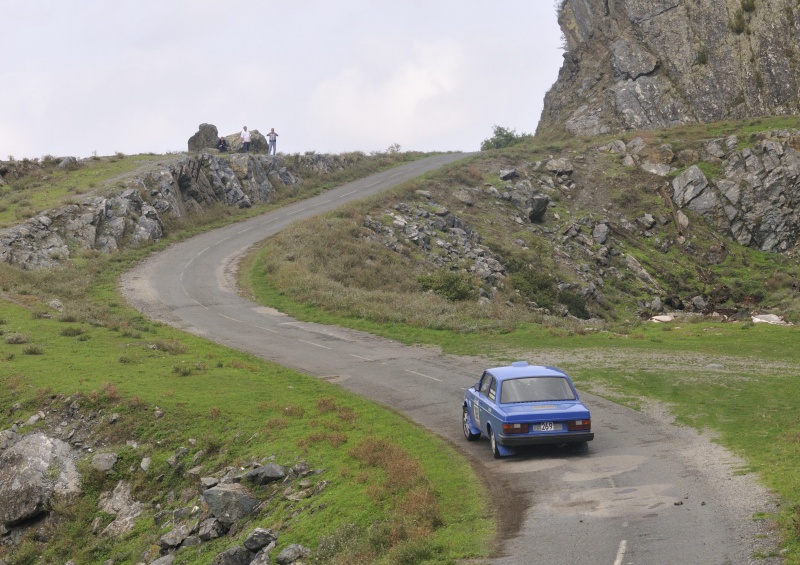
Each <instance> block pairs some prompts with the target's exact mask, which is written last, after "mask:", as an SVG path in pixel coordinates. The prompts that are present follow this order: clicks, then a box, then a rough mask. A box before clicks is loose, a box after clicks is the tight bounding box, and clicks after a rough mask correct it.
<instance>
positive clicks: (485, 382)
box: [473, 373, 497, 432]
mask: <svg viewBox="0 0 800 565" xmlns="http://www.w3.org/2000/svg"><path fill="white" fill-rule="evenodd" d="M496 388H497V381H496V380H495V378H494V377H493V376H492V375H491V374H490V373H484V374H483V377H482V378H481V384H480V390H479V391H478V395H477V402H476V404H477V406H476V408H477V410H475V412H473V418H474V419H475V422H476V425H477V426H478V428H480V429H481V430H482V431H484V432H485V431H486V423H487V422H488V421H489V415H490V414H491V412H492V406H491V404H492V403H493V402H494V400H493V392H494V391H496Z"/></svg>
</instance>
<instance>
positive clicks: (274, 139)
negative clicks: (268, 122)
mask: <svg viewBox="0 0 800 565" xmlns="http://www.w3.org/2000/svg"><path fill="white" fill-rule="evenodd" d="M267 139H268V140H269V147H268V148H267V155H270V154H271V155H275V144H276V143H277V142H278V134H277V133H275V128H272V129H271V130H270V131H269V133H268V134H267Z"/></svg>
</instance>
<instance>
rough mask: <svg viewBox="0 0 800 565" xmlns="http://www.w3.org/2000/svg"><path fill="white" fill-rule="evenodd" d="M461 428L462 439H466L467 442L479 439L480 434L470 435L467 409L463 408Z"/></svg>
mask: <svg viewBox="0 0 800 565" xmlns="http://www.w3.org/2000/svg"><path fill="white" fill-rule="evenodd" d="M461 427H462V429H463V430H464V437H465V438H467V441H475V440H476V439H478V438H479V437H481V434H480V432H478V433H477V434H474V433H472V429H470V425H469V409H468V408H467V407H466V406H464V409H463V410H462V413H461Z"/></svg>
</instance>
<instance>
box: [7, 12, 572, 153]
mask: <svg viewBox="0 0 800 565" xmlns="http://www.w3.org/2000/svg"><path fill="white" fill-rule="evenodd" d="M0 14H2V21H3V25H2V31H1V32H0V53H2V55H3V56H2V61H0V159H2V160H5V159H7V158H8V156H9V155H13V156H14V157H15V158H17V159H21V158H23V157H31V158H32V157H43V156H45V155H54V156H66V155H73V156H76V157H88V156H91V155H92V154H95V153H96V154H97V155H112V154H114V153H116V152H122V153H125V154H136V153H150V152H153V153H166V152H169V151H185V150H186V148H187V140H188V139H189V137H191V136H192V135H193V134H194V133H195V132H196V131H197V130H198V126H199V125H200V124H201V123H210V124H214V125H215V126H217V128H218V129H219V132H220V134H223V135H227V134H232V133H237V132H239V131H241V129H242V126H245V125H246V126H248V129H251V130H259V131H260V132H262V133H266V132H268V131H269V130H270V128H275V131H276V132H277V133H278V134H279V137H278V146H277V148H278V151H279V152H283V153H297V152H301V153H302V152H306V151H317V152H325V153H342V152H346V151H355V150H357V151H364V152H367V153H369V152H372V151H383V150H386V149H387V148H389V146H391V145H393V144H399V145H400V146H401V149H402V150H403V151H407V150H408V151H410V150H419V151H429V150H442V151H450V150H465V151H469V150H476V149H478V148H479V146H480V143H481V141H483V140H484V139H486V138H488V137H491V134H492V126H493V125H495V124H497V125H500V126H503V127H507V128H511V129H515V130H516V131H517V133H533V132H534V131H535V129H536V124H537V123H538V120H539V116H540V114H541V111H542V101H543V98H544V95H545V93H546V92H547V90H548V89H549V88H550V87H551V86H552V84H553V82H555V80H556V77H557V75H558V70H559V68H560V66H561V61H562V50H561V48H560V47H561V30H560V29H559V27H558V23H557V22H556V11H555V1H554V0H496V1H492V2H489V1H486V0H391V1H390V0H335V1H334V0H281V1H274V0H215V1H207V0H113V1H110V0H0Z"/></svg>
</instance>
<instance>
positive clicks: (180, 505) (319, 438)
mask: <svg viewBox="0 0 800 565" xmlns="http://www.w3.org/2000/svg"><path fill="white" fill-rule="evenodd" d="M361 157H364V156H361ZM416 157H418V155H415V154H396V155H374V156H371V157H369V158H364V159H362V158H359V159H358V161H359V163H360V164H359V166H357V167H351V168H350V169H349V170H347V171H343V172H341V173H338V174H337V175H335V176H332V175H324V174H319V175H311V174H309V175H307V176H306V177H305V181H306V182H305V183H304V185H303V188H302V191H301V192H299V193H298V192H294V193H292V194H286V195H279V200H281V199H284V200H286V199H292V198H299V197H302V196H303V194H306V195H307V194H313V193H315V192H317V191H320V190H324V189H325V187H327V186H332V185H335V184H338V183H341V182H345V181H346V180H350V178H354V177H358V176H361V175H364V174H366V173H368V172H372V171H374V170H378V169H380V168H384V167H387V166H391V165H392V164H393V163H396V162H399V161H403V160H407V159H413V158H416ZM170 158H174V156H166V157H164V156H161V157H124V156H116V157H114V158H111V159H97V160H91V161H89V162H88V163H84V164H83V165H82V168H81V169H76V170H73V171H66V172H63V174H62V173H61V172H59V171H58V170H57V164H56V162H55V160H42V161H41V162H37V163H33V162H30V163H28V164H26V166H27V167H29V168H30V170H31V172H30V175H31V176H24V175H22V176H20V177H19V178H18V179H16V180H13V182H11V183H9V184H10V186H5V187H3V189H2V190H3V191H4V193H5V194H9V195H12V196H13V195H14V194H25V195H26V196H27V197H28V198H27V199H26V200H25V201H26V202H30V203H34V202H39V203H41V205H42V206H43V207H52V206H55V205H57V204H59V203H61V202H64V195H63V194H62V193H61V192H59V191H60V190H61V189H60V188H54V190H53V193H52V194H51V193H49V192H48V187H49V185H48V181H49V180H50V179H52V180H54V182H57V185H56V186H57V187H63V186H73V184H74V185H75V186H76V187H78V188H77V189H74V190H73V189H70V190H68V191H67V192H76V190H77V191H78V192H82V191H83V188H81V187H84V184H81V183H82V182H83V181H80V180H77V179H79V178H86V175H87V174H88V173H91V176H92V178H94V179H95V180H92V181H91V186H90V185H88V184H87V185H85V188H86V189H87V191H88V190H101V189H102V188H103V187H104V186H109V183H110V186H113V184H114V183H115V182H117V181H116V180H115V179H116V178H117V177H118V175H119V174H120V171H121V170H123V169H124V171H125V173H124V174H127V173H128V172H130V171H132V170H135V169H137V168H139V167H141V166H142V165H143V164H146V163H150V162H152V161H153V160H155V161H162V160H164V159H170ZM45 161H48V162H45ZM73 173H80V176H71V175H72V174H73ZM31 178H36V179H37V180H35V181H32V180H31ZM68 198H69V196H67V199H68ZM11 200H12V197H9V199H8V202H10V203H11V204H10V207H9V208H8V209H7V210H6V212H7V213H8V214H10V217H17V218H24V217H28V216H29V215H32V214H35V213H36V211H37V210H38V208H36V209H34V208H31V207H30V206H29V205H27V204H25V205H21V204H20V203H17V204H14V203H13V202H11ZM15 205H16V206H17V207H16V208H14V206H15ZM31 205H32V204H31ZM274 205H277V204H274ZM263 210H264V208H262V209H261V211H263ZM258 211H259V210H248V211H246V212H244V213H246V214H248V215H251V214H254V213H257V212H258ZM221 212H224V214H222V217H221V214H220V213H221ZM237 214H241V213H239V212H238V211H233V210H225V211H221V210H215V211H214V213H213V214H209V215H208V216H207V217H197V218H194V219H193V222H192V224H191V225H183V226H172V229H173V235H172V237H173V238H177V237H184V236H186V235H188V234H190V233H192V232H193V231H196V230H200V229H207V228H208V227H209V226H212V225H214V224H215V223H219V222H221V221H235V220H236V219H237V218H238V217H243V216H237ZM167 244H169V241H163V242H161V243H160V244H159V245H157V246H154V247H153V248H150V249H141V250H138V251H124V252H120V253H116V254H113V255H101V254H98V253H94V252H84V253H79V254H77V255H76V256H75V257H74V260H73V262H72V263H71V264H70V265H69V266H66V267H65V268H64V269H60V270H55V271H47V272H46V271H41V272H29V271H20V270H18V269H16V268H13V267H10V266H8V265H5V264H3V265H0V291H1V292H2V300H0V429H8V428H11V427H12V425H14V424H17V425H20V424H23V423H25V422H26V421H28V420H29V418H30V417H31V416H32V415H36V414H37V413H39V412H40V413H41V415H42V416H44V417H43V418H42V419H40V420H39V421H38V422H36V423H30V424H26V425H22V426H21V427H20V429H19V431H20V433H27V432H29V431H32V430H35V429H43V430H46V431H48V432H49V433H51V434H53V435H55V436H56V437H64V438H66V437H67V436H69V435H70V430H72V429H74V430H76V431H75V432H72V433H74V434H75V435H74V436H72V438H73V441H76V440H79V441H80V444H81V445H82V448H83V453H84V455H85V457H84V458H83V459H82V461H81V462H80V465H79V466H80V468H81V470H82V472H83V491H84V492H83V495H82V496H81V497H80V498H79V499H77V500H56V501H55V502H54V504H53V505H52V508H51V509H50V512H49V515H48V517H47V518H46V519H45V520H44V521H43V522H40V523H38V524H36V525H34V527H33V528H31V529H29V530H27V531H26V530H20V529H17V528H14V529H13V530H14V531H15V532H16V533H14V536H15V540H16V541H17V542H18V543H16V544H15V545H12V544H8V545H0V561H1V562H4V563H7V564H9V565H26V564H33V563H53V564H58V565H61V564H62V563H64V562H65V561H66V560H68V559H72V560H73V561H74V562H75V563H77V564H86V563H102V562H104V561H106V560H109V559H110V560H113V562H114V563H117V564H124V563H131V564H132V563H138V562H142V561H150V560H152V559H154V558H155V557H157V556H158V549H159V548H158V545H157V543H158V540H159V538H160V536H162V535H163V534H165V533H166V532H167V531H169V529H170V528H171V526H170V520H164V518H163V517H164V516H165V515H169V516H171V515H172V512H173V511H176V510H177V511H182V510H181V509H187V510H186V511H188V512H190V513H191V512H192V510H191V509H192V508H193V507H194V506H199V505H200V502H199V498H198V495H199V492H200V491H199V485H198V479H197V477H196V474H198V473H199V474H200V475H201V476H217V477H221V476H222V475H224V474H225V473H226V472H229V471H230V470H231V469H240V470H241V469H247V468H251V467H252V466H253V465H255V464H257V463H264V462H265V461H272V462H275V463H278V464H280V465H282V466H285V467H286V468H290V467H293V466H295V465H297V464H298V463H304V464H307V466H308V467H309V468H310V469H312V470H315V471H318V472H315V473H312V474H311V475H310V476H309V479H308V480H309V482H310V486H309V485H306V486H308V487H309V488H313V489H317V490H318V492H317V494H315V495H313V496H311V497H309V498H303V496H305V495H303V496H297V497H295V498H294V499H293V498H289V497H287V493H286V492H285V491H284V489H286V488H289V487H287V486H286V485H281V486H279V487H261V488H259V489H256V490H257V495H258V496H259V497H260V498H262V499H263V500H265V501H267V502H266V504H265V506H264V507H263V508H262V509H261V510H260V511H259V512H258V513H257V514H256V515H255V516H254V517H253V519H252V520H250V521H249V522H248V523H247V524H243V525H241V526H240V528H241V529H239V530H236V531H233V532H232V533H231V535H229V536H223V537H222V538H219V539H217V540H214V541H211V542H208V543H205V544H203V545H202V546H199V547H198V548H196V549H193V550H191V549H185V550H181V551H179V552H178V553H177V554H176V560H175V562H176V563H187V564H188V563H198V564H200V563H203V564H206V563H209V562H210V561H211V560H212V559H213V556H214V555H216V554H217V553H219V552H221V551H223V550H225V549H227V548H229V547H232V546H233V545H237V544H238V545H241V543H242V540H243V539H244V537H245V536H246V535H247V534H248V533H249V532H250V531H252V529H253V528H255V527H265V528H271V529H274V530H276V531H278V532H279V534H280V537H279V539H278V548H277V549H276V551H279V550H280V549H282V548H283V547H286V546H288V545H289V544H293V543H299V544H302V545H304V546H306V547H309V548H311V549H312V550H313V551H314V552H315V554H316V555H318V556H320V557H322V558H324V560H325V561H326V562H329V563H342V564H344V563H347V564H353V563H425V562H431V563H455V560H456V559H460V558H468V557H480V556H485V555H487V554H488V553H489V552H490V550H491V543H492V540H493V537H494V521H493V518H492V514H491V511H490V509H489V507H488V501H487V500H486V498H485V497H484V496H483V495H482V494H481V493H482V492H483V487H482V485H481V484H480V482H479V480H478V479H477V477H476V475H475V474H474V473H473V471H472V469H471V468H470V466H469V464H468V463H467V462H466V461H465V459H464V458H463V457H462V456H461V455H460V454H458V453H457V452H456V451H454V450H453V448H452V447H450V446H449V445H447V444H445V443H444V442H442V441H440V440H439V439H437V438H435V437H433V436H432V435H431V434H429V433H427V432H425V431H423V430H421V429H419V428H418V427H417V426H415V425H414V424H412V423H410V422H408V421H407V420H406V419H404V418H403V417H402V416H399V415H397V414H394V413H392V412H390V411H387V410H385V409H383V408H381V407H379V406H377V405H375V404H373V403H370V402H367V401H364V400H363V399H361V398H359V397H357V396H355V395H352V394H349V393H346V392H344V391H342V390H341V389H339V388H337V387H335V386H332V385H329V384H327V383H325V382H322V381H319V380H317V379H314V378H311V377H308V376H306V375H302V374H299V373H296V372H294V371H291V370H288V369H285V368H283V367H280V366H277V365H275V364H272V363H268V362H265V361H262V360H260V359H257V358H254V357H252V356H249V355H245V354H242V353H239V352H236V351H231V350H228V349H225V348H223V347H221V346H218V345H216V344H212V343H209V342H206V341H204V340H202V339H199V338H197V337H195V336H191V335H187V334H184V333H182V332H179V331H176V330H174V329H172V328H170V327H167V326H162V325H160V324H156V323H151V322H149V321H148V320H146V319H143V318H142V317H141V315H139V314H138V313H137V312H135V311H133V310H132V309H130V308H128V307H127V306H126V305H125V304H124V302H123V301H122V299H121V297H120V296H119V293H118V291H117V288H116V281H117V277H118V276H119V274H120V273H121V272H122V271H123V270H125V269H126V268H128V267H129V266H130V265H132V264H133V263H134V262H135V261H137V260H139V259H140V258H142V257H143V256H145V255H146V254H147V253H150V252H152V251H155V250H157V249H158V248H160V247H163V246H165V245H167ZM162 414H163V415H162ZM181 448H186V449H187V450H188V452H186V453H185V454H184V455H182V456H181V457H182V459H180V460H179V461H180V464H178V465H175V464H174V462H172V463H171V462H170V457H174V456H175V455H176V454H177V453H183V452H182V450H181ZM105 451H113V452H115V453H116V454H117V455H118V456H119V461H118V463H117V464H116V466H115V467H114V470H113V471H112V472H110V473H102V472H98V471H96V470H94V469H93V468H92V466H91V456H92V454H94V453H98V452H105ZM145 458H149V459H150V461H151V463H150V466H149V467H148V468H147V470H144V469H143V467H142V466H141V462H142V461H143V460H144V459H145ZM195 464H196V465H197V466H199V469H195V470H194V471H193V472H192V473H191V474H189V473H188V469H189V468H190V467H192V465H195ZM121 480H124V481H127V482H129V483H130V484H131V485H132V493H133V497H134V498H135V499H136V500H138V501H141V502H143V503H144V504H145V510H144V512H143V514H142V516H141V517H140V518H139V519H138V520H137V522H136V524H137V525H136V527H135V528H134V530H133V531H132V532H130V533H129V534H126V535H124V536H123V537H121V538H111V537H107V536H103V535H101V534H100V533H99V532H101V531H102V530H103V528H105V527H106V526H107V525H108V524H109V523H110V522H111V521H112V520H113V516H112V515H109V514H108V513H105V512H101V511H99V510H98V502H99V500H100V497H101V495H102V494H103V493H106V492H109V491H110V490H112V489H113V488H114V487H115V485H117V483H118V482H119V481H121ZM287 484H288V483H287ZM293 488H297V487H293ZM464 488H467V489H469V490H470V491H471V492H473V493H475V495H474V496H471V497H463V496H461V495H462V493H463V489H464ZM192 515H193V514H190V516H192ZM20 533H21V538H17V535H18V534H20ZM275 555H277V553H276V554H275Z"/></svg>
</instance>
